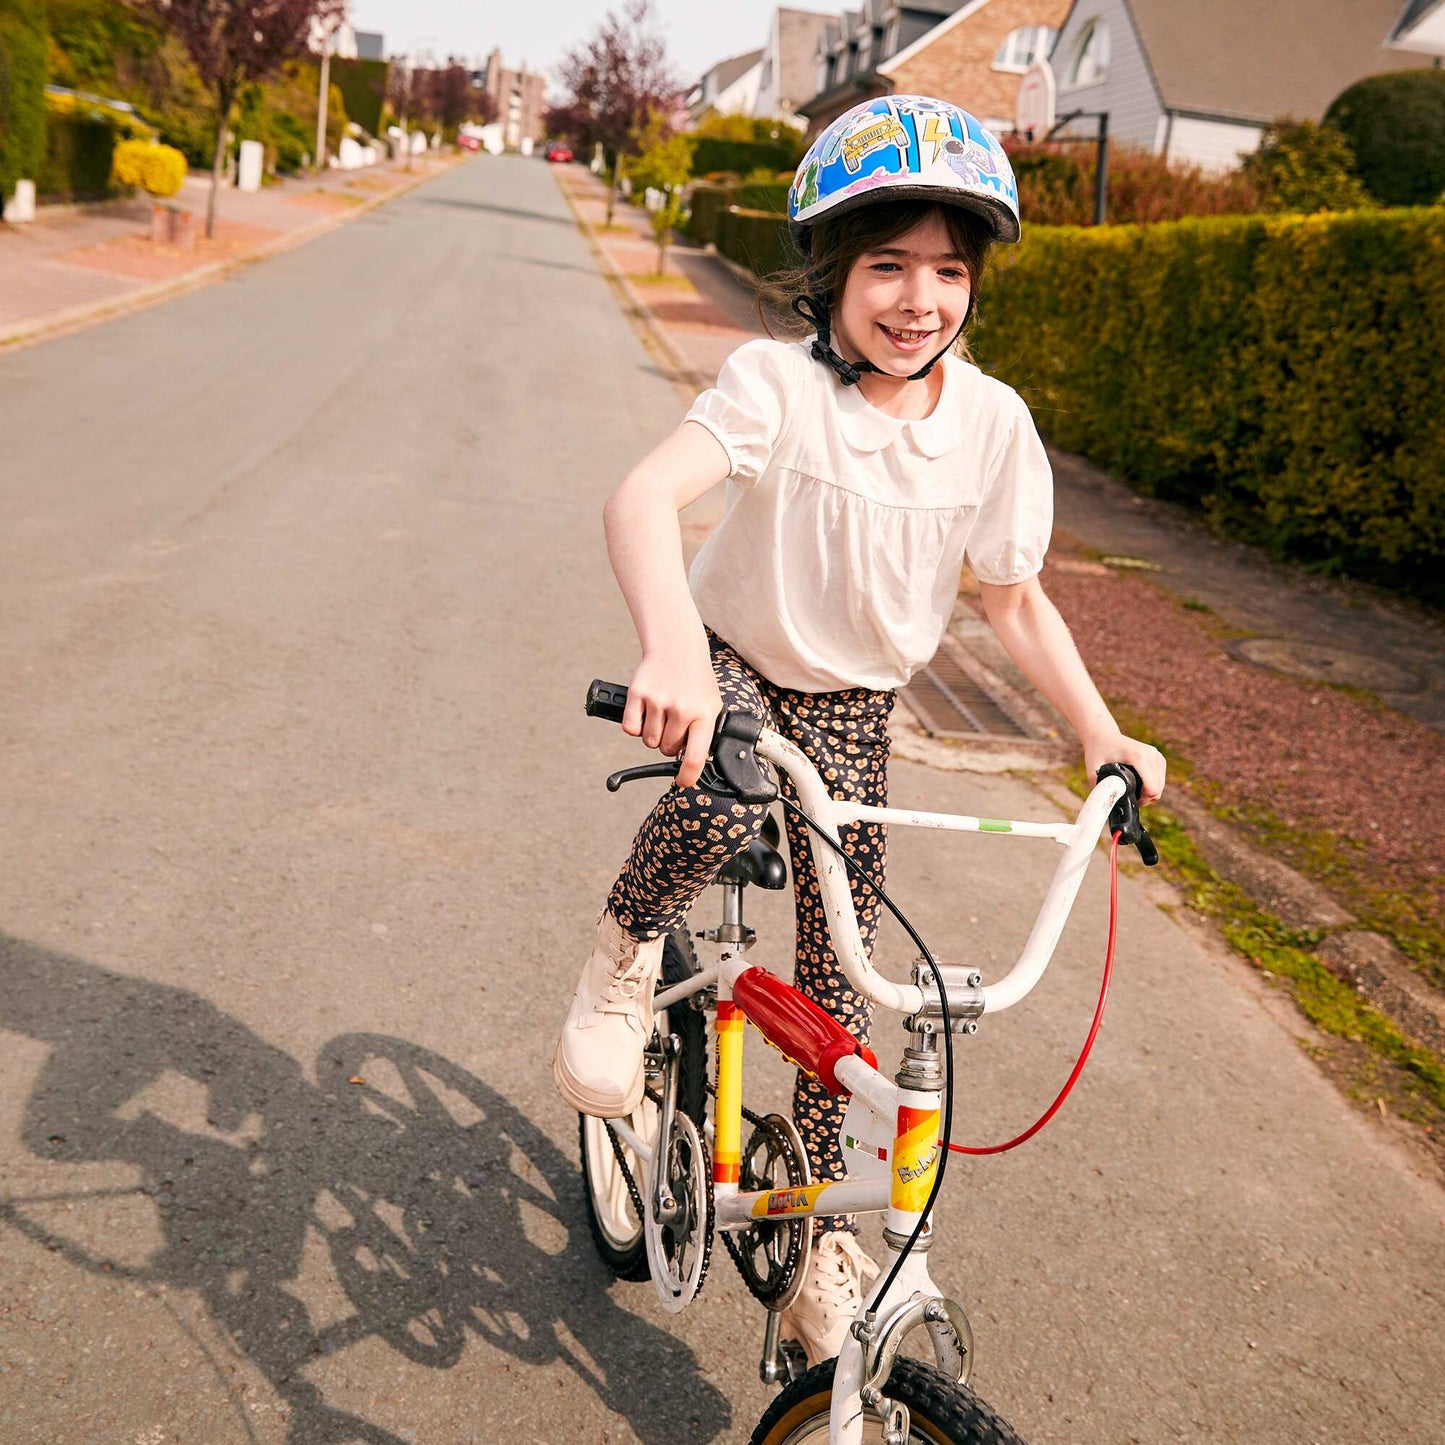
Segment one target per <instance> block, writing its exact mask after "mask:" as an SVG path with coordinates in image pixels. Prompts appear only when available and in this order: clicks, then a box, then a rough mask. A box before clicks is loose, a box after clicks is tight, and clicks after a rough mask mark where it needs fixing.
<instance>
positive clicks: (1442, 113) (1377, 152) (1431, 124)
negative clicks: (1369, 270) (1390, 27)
mask: <svg viewBox="0 0 1445 1445" xmlns="http://www.w3.org/2000/svg"><path fill="white" fill-rule="evenodd" d="M1325 122H1326V124H1328V125H1332V126H1334V127H1336V129H1338V130H1339V131H1341V132H1342V133H1343V134H1344V136H1345V139H1346V140H1348V141H1349V143H1350V147H1351V149H1352V150H1353V151H1354V153H1355V167H1356V170H1357V172H1358V174H1359V177H1360V180H1361V181H1363V182H1364V185H1365V189H1366V190H1367V191H1369V193H1370V194H1371V195H1372V196H1373V197H1374V198H1375V199H1376V200H1377V201H1379V202H1380V204H1381V205H1382V206H1429V205H1433V204H1435V202H1437V201H1439V200H1440V199H1441V197H1442V195H1445V70H1433V69H1421V70H1396V71H1391V72H1389V73H1388V74H1386V75H1368V76H1366V77H1365V79H1364V80H1357V81H1356V82H1355V83H1354V84H1353V85H1352V86H1350V88H1349V89H1348V90H1346V91H1344V92H1343V93H1342V94H1341V95H1340V96H1339V97H1338V98H1337V99H1336V100H1335V101H1334V102H1333V103H1332V104H1331V106H1330V108H1329V110H1327V111H1326V112H1325Z"/></svg>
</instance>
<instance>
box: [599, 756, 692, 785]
mask: <svg viewBox="0 0 1445 1445" xmlns="http://www.w3.org/2000/svg"><path fill="white" fill-rule="evenodd" d="M681 766H682V764H681V763H679V762H678V761H677V759H676V758H674V759H672V761H670V762H666V763H647V764H645V765H644V766H643V767H640V768H622V769H621V770H620V771H618V772H615V773H611V774H609V775H608V778H607V791H608V792H609V793H615V792H616V791H617V790H618V788H620V787H621V786H622V785H623V783H636V782H638V781H640V780H641V779H643V778H675V777H676V776H677V773H678V769H679V768H680V767H681Z"/></svg>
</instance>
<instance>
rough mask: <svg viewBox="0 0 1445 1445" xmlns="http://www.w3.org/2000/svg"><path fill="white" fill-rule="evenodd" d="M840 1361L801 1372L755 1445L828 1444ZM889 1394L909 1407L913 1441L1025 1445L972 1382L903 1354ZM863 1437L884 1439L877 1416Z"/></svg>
mask: <svg viewBox="0 0 1445 1445" xmlns="http://www.w3.org/2000/svg"><path fill="white" fill-rule="evenodd" d="M837 1365H838V1361H837V1360H836V1359H834V1360H825V1361H824V1362H823V1363H822V1364H821V1365H815V1366H814V1367H813V1368H812V1369H811V1370H809V1371H808V1372H807V1374H805V1375H799V1376H798V1378H797V1379H796V1380H794V1381H793V1382H792V1384H790V1385H788V1386H787V1387H786V1388H785V1389H784V1390H783V1392H782V1394H780V1395H779V1396H778V1398H777V1399H776V1400H774V1401H773V1403H772V1404H771V1405H770V1406H769V1407H768V1409H767V1410H766V1411H765V1412H764V1414H763V1417H762V1419H761V1420H759V1421H758V1424H757V1428H756V1429H755V1430H754V1431H753V1434H752V1439H751V1441H750V1442H749V1445H827V1440H828V1411H829V1409H830V1408H831V1406H832V1402H833V1372H834V1370H835V1369H836V1368H837ZM887 1394H888V1395H889V1396H890V1397H891V1398H892V1399H895V1400H898V1401H899V1402H901V1403H902V1404H904V1405H907V1406H908V1413H909V1416H910V1423H909V1428H908V1445H1024V1442H1023V1440H1022V1438H1021V1437H1020V1436H1019V1435H1018V1434H1017V1433H1016V1432H1015V1430H1014V1428H1013V1426H1012V1425H1010V1424H1009V1423H1008V1421H1007V1420H1005V1419H1004V1418H1003V1417H1002V1416H1001V1415H999V1414H998V1413H997V1412H996V1411H994V1410H992V1409H990V1408H989V1407H988V1406H987V1405H985V1404H984V1403H983V1401H982V1400H980V1399H979V1398H978V1396H977V1395H975V1394H974V1393H973V1391H972V1390H970V1389H969V1388H968V1386H967V1385H958V1384H955V1383H954V1382H953V1381H952V1380H950V1379H949V1378H948V1376H947V1375H944V1374H942V1373H941V1372H940V1371H938V1370H935V1369H934V1368H933V1366H932V1365H925V1364H921V1363H920V1362H919V1361H917V1360H911V1359H909V1358H908V1357H907V1356H903V1357H901V1358H900V1359H899V1360H898V1361H897V1363H896V1364H895V1365H894V1366H893V1373H892V1374H891V1375H890V1376H889V1377H888V1386H887ZM863 1439H864V1440H865V1441H867V1442H877V1441H881V1440H882V1439H883V1424H882V1421H880V1420H879V1419H878V1417H877V1416H876V1415H873V1414H869V1415H868V1416H867V1417H866V1419H865V1423H864V1427H863Z"/></svg>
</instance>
